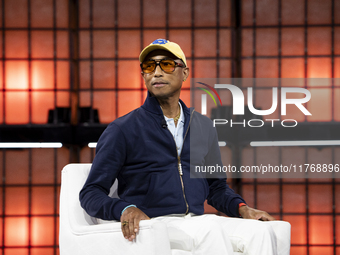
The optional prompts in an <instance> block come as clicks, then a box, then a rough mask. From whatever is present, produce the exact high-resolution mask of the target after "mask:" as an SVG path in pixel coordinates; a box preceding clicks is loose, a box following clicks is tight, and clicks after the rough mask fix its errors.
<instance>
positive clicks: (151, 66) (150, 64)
mask: <svg viewBox="0 0 340 255" xmlns="http://www.w3.org/2000/svg"><path fill="white" fill-rule="evenodd" d="M157 66H160V68H161V69H162V71H163V72H166V73H172V72H173V71H175V68H176V66H179V67H184V65H183V64H180V63H177V62H175V61H174V60H172V59H162V60H160V61H156V60H153V59H150V60H146V61H144V62H143V63H141V64H140V67H141V68H142V72H143V73H152V72H153V71H155V69H156V67H157Z"/></svg>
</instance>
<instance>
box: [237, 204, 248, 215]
mask: <svg viewBox="0 0 340 255" xmlns="http://www.w3.org/2000/svg"><path fill="white" fill-rule="evenodd" d="M244 205H247V204H245V203H239V204H238V210H239V212H238V215H239V216H240V217H242V216H241V214H240V208H241V206H244Z"/></svg>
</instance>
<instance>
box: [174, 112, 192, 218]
mask: <svg viewBox="0 0 340 255" xmlns="http://www.w3.org/2000/svg"><path fill="white" fill-rule="evenodd" d="M194 111H195V110H193V111H192V113H191V116H190V121H189V125H188V128H187V130H186V131H185V134H184V137H183V144H182V149H181V153H182V150H183V145H184V140H185V138H186V136H187V134H188V131H189V127H190V123H191V119H192V116H193V114H194ZM167 129H168V130H169V128H168V127H167ZM169 132H170V133H171V131H170V130H169ZM172 138H173V139H174V142H175V145H176V140H175V138H174V137H173V136H172ZM176 154H177V160H178V161H177V167H178V173H179V177H180V179H181V185H182V192H183V198H184V201H185V205H186V207H187V209H186V211H185V214H188V212H189V204H188V201H187V199H186V197H185V192H184V183H183V177H182V175H183V170H182V163H181V156H180V155H178V150H177V145H176Z"/></svg>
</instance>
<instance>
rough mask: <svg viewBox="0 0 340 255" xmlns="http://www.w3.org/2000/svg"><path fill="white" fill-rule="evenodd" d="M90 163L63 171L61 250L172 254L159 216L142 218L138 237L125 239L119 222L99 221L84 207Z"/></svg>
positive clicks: (69, 254) (68, 254)
mask: <svg viewBox="0 0 340 255" xmlns="http://www.w3.org/2000/svg"><path fill="white" fill-rule="evenodd" d="M90 167H91V164H70V165H67V166H65V167H64V169H63V171H62V182H61V193H60V234H59V246H60V254H61V255H87V254H88V255H94V254H101V255H109V254H110V255H115V254H117V255H121V254H124V255H137V254H138V255H144V254H145V255H153V254H154V255H159V254H164V255H170V254H171V250H170V242H169V238H168V233H167V229H166V225H165V224H164V223H162V222H159V221H157V220H150V221H142V222H141V223H140V232H139V234H138V236H137V238H136V241H134V242H129V241H128V240H126V239H124V237H123V234H122V232H121V226H120V223H119V222H111V223H108V224H97V220H96V219H94V218H91V217H90V216H89V215H88V214H87V213H86V212H85V211H84V210H83V209H82V208H81V206H80V203H79V191H80V190H81V188H82V186H83V185H84V183H85V180H86V178H87V176H88V173H89V170H90ZM189 254H190V253H189ZM189 254H188V255H189Z"/></svg>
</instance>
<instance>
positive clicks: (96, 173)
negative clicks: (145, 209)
mask: <svg viewBox="0 0 340 255" xmlns="http://www.w3.org/2000/svg"><path fill="white" fill-rule="evenodd" d="M125 157H126V141H125V138H124V135H123V133H122V131H121V130H120V128H119V126H117V125H115V124H114V123H111V124H110V125H109V126H108V127H107V128H106V129H105V131H104V132H103V134H102V135H101V137H100V138H99V140H98V143H97V147H96V156H95V158H94V160H93V162H92V167H91V171H90V173H89V176H88V178H87V180H86V182H85V184H84V187H83V188H82V190H81V191H80V194H79V199H80V204H81V206H82V207H83V208H84V210H85V211H86V212H87V213H88V214H89V215H90V216H92V217H96V218H101V219H103V220H120V215H121V211H122V210H123V209H124V208H125V207H126V206H128V205H130V203H128V202H125V201H124V200H122V199H119V198H111V197H109V196H108V194H109V192H110V188H111V186H112V184H113V183H114V181H115V179H116V178H117V176H118V174H119V171H120V169H121V168H122V166H123V164H124V161H125Z"/></svg>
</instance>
